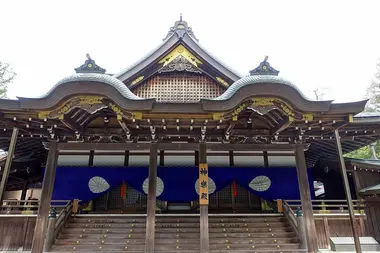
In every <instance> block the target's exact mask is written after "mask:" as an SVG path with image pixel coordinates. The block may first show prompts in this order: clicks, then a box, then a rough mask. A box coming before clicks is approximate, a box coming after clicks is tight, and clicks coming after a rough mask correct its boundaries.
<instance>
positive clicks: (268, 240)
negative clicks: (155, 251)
mask: <svg viewBox="0 0 380 253" xmlns="http://www.w3.org/2000/svg"><path fill="white" fill-rule="evenodd" d="M199 242H200V240H199V237H198V238H183V239H180V238H169V239H167V238H157V239H156V244H173V243H174V244H182V243H185V244H187V243H192V244H199ZM125 243H127V244H138V245H139V244H145V238H137V239H136V238H132V239H130V238H123V239H118V238H77V239H57V240H56V241H55V244H56V245H75V244H81V245H87V244H89V245H101V244H115V245H117V244H125ZM286 243H298V240H297V239H296V238H251V239H250V238H210V244H286Z"/></svg>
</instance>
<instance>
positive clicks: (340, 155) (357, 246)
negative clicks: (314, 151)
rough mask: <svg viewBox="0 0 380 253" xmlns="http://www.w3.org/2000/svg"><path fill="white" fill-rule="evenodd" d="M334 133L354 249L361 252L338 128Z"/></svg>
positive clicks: (358, 252)
mask: <svg viewBox="0 0 380 253" xmlns="http://www.w3.org/2000/svg"><path fill="white" fill-rule="evenodd" d="M334 135H335V141H336V149H337V152H338V158H339V165H340V170H341V173H342V177H343V183H344V190H345V192H346V199H347V205H348V212H349V214H350V220H351V225H352V234H353V235H354V242H355V249H356V252H357V253H361V252H362V249H361V247H360V241H359V233H358V229H357V227H356V221H355V213H354V207H353V205H352V198H351V190H350V185H349V183H348V177H347V170H346V164H345V162H344V158H343V151H342V145H341V143H340V136H339V130H338V129H336V130H335V131H334Z"/></svg>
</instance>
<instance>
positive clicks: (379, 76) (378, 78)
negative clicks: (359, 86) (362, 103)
mask: <svg viewBox="0 0 380 253" xmlns="http://www.w3.org/2000/svg"><path fill="white" fill-rule="evenodd" d="M366 98H367V99H369V101H368V103H367V106H366V111H367V112H380V59H379V60H378V62H377V64H376V73H375V76H374V78H373V79H372V83H371V85H370V86H369V87H368V89H367V94H366Z"/></svg>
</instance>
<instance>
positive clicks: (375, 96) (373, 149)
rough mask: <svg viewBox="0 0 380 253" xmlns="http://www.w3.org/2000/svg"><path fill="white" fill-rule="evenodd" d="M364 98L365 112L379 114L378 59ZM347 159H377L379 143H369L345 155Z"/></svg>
mask: <svg viewBox="0 0 380 253" xmlns="http://www.w3.org/2000/svg"><path fill="white" fill-rule="evenodd" d="M366 98H367V99H368V103H367V106H366V108H365V112H380V59H379V60H378V62H377V64H376V73H375V75H374V78H373V79H372V82H371V85H370V86H369V87H368V89H367V94H366ZM345 157H348V158H357V159H378V158H380V141H376V142H374V143H371V144H370V145H368V146H365V147H362V148H359V149H358V150H355V151H352V152H350V153H348V154H346V155H345Z"/></svg>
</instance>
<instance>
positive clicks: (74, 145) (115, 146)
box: [44, 142, 309, 151]
mask: <svg viewBox="0 0 380 253" xmlns="http://www.w3.org/2000/svg"><path fill="white" fill-rule="evenodd" d="M44 145H45V147H46V148H49V146H50V145H51V144H50V143H44ZM157 145H158V149H160V150H198V149H199V144H198V143H157ZM298 145H301V146H302V149H303V150H307V149H308V148H309V144H298ZM295 148H296V145H295V144H231V143H207V150H208V151H294V150H295ZM58 149H59V150H61V151H62V150H147V149H150V144H149V143H85V142H70V143H68V142H65V143H58Z"/></svg>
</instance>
